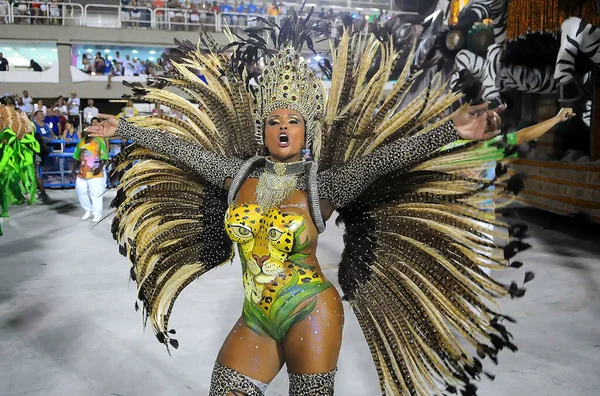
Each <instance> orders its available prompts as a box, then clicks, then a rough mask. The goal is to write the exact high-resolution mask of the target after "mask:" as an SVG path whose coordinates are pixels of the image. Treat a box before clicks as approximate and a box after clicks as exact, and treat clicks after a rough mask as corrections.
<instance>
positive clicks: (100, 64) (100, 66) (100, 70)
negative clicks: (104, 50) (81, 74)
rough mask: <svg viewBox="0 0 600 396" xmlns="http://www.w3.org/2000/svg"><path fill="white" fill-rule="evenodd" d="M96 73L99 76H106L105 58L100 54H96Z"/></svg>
mask: <svg viewBox="0 0 600 396" xmlns="http://www.w3.org/2000/svg"><path fill="white" fill-rule="evenodd" d="M94 71H95V72H96V73H97V74H101V75H102V74H104V58H103V57H102V54H101V53H100V52H96V58H95V59H94Z"/></svg>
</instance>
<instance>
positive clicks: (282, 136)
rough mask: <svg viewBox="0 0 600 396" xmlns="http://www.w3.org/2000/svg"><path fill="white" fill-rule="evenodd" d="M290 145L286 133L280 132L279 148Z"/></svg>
mask: <svg viewBox="0 0 600 396" xmlns="http://www.w3.org/2000/svg"><path fill="white" fill-rule="evenodd" d="M289 145H290V138H289V137H288V135H287V133H285V132H282V133H280V134H279V147H287V146H289Z"/></svg>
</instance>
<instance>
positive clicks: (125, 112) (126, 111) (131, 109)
mask: <svg viewBox="0 0 600 396" xmlns="http://www.w3.org/2000/svg"><path fill="white" fill-rule="evenodd" d="M138 113H139V112H138V109H136V108H135V106H134V105H133V101H131V100H128V101H127V106H125V107H123V109H122V110H121V113H120V114H119V117H121V118H129V117H133V116H136V115H138Z"/></svg>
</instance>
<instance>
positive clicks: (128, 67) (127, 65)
mask: <svg viewBox="0 0 600 396" xmlns="http://www.w3.org/2000/svg"><path fill="white" fill-rule="evenodd" d="M123 68H124V69H125V73H124V74H123V75H124V76H126V77H132V76H133V74H134V70H135V65H134V64H133V62H132V61H131V59H130V58H129V54H127V55H125V62H123Z"/></svg>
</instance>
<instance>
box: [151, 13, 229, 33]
mask: <svg viewBox="0 0 600 396" xmlns="http://www.w3.org/2000/svg"><path fill="white" fill-rule="evenodd" d="M152 14H153V15H154V26H153V27H154V28H156V29H165V30H187V31H189V30H196V29H198V28H199V27H200V26H204V27H206V28H209V29H208V30H213V31H221V27H220V24H219V17H218V14H217V13H216V12H210V11H204V10H203V11H195V10H188V9H183V8H166V7H165V8H155V9H154V10H152Z"/></svg>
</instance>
